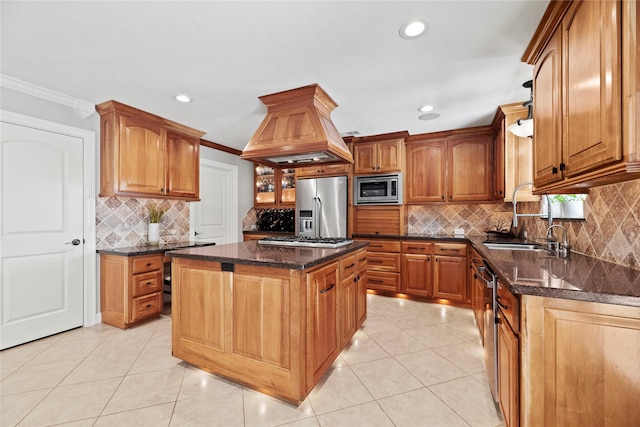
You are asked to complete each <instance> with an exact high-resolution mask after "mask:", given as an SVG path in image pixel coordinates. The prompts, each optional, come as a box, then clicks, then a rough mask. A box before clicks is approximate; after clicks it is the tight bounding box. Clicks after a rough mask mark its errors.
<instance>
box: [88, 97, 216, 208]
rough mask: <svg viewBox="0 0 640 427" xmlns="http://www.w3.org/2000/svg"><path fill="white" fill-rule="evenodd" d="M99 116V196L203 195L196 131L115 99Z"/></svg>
mask: <svg viewBox="0 0 640 427" xmlns="http://www.w3.org/2000/svg"><path fill="white" fill-rule="evenodd" d="M96 110H97V111H98V113H99V114H100V197H109V196H126V197H156V198H167V199H183V200H188V201H197V200H199V197H200V188H199V185H200V137H202V135H204V133H203V132H200V131H198V130H195V129H191V128H189V127H186V126H183V125H181V124H178V123H175V122H172V121H170V120H166V119H163V118H161V117H158V116H155V115H153V114H150V113H147V112H144V111H141V110H138V109H136V108H133V107H129V106H127V105H124V104H121V103H119V102H116V101H107V102H104V103H102V104H99V105H96Z"/></svg>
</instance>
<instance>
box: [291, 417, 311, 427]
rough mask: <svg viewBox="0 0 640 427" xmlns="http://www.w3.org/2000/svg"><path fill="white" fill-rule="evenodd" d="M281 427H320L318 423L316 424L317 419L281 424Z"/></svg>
mask: <svg viewBox="0 0 640 427" xmlns="http://www.w3.org/2000/svg"><path fill="white" fill-rule="evenodd" d="M282 427H320V423H319V422H318V418H316V417H311V418H305V419H304V420H300V421H295V422H293V423H287V424H282Z"/></svg>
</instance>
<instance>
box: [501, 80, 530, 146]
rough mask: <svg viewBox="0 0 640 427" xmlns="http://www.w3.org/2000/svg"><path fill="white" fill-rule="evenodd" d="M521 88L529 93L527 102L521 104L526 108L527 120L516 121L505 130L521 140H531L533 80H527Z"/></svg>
mask: <svg viewBox="0 0 640 427" xmlns="http://www.w3.org/2000/svg"><path fill="white" fill-rule="evenodd" d="M522 86H523V87H526V88H528V89H530V91H531V97H530V98H529V100H528V101H527V102H525V103H524V104H522V106H523V107H527V118H526V119H518V121H517V122H515V123H514V124H512V125H511V126H509V127H508V128H507V130H509V132H511V133H513V134H514V135H516V136H519V137H521V138H531V137H532V136H533V80H527V81H526V82H524V83H523V84H522Z"/></svg>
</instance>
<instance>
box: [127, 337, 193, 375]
mask: <svg viewBox="0 0 640 427" xmlns="http://www.w3.org/2000/svg"><path fill="white" fill-rule="evenodd" d="M180 363H183V362H182V360H180V359H178V358H176V357H173V356H172V355H171V345H168V344H165V345H162V346H158V347H151V348H145V349H144V350H142V353H140V356H138V360H136V362H135V363H134V364H133V366H132V367H131V370H130V371H129V374H138V373H142V372H151V371H160V370H163V369H170V368H172V367H174V366H176V365H178V364H180Z"/></svg>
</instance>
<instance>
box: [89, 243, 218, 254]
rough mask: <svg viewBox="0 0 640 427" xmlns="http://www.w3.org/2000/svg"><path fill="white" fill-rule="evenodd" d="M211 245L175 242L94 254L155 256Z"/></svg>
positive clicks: (114, 249) (101, 251)
mask: <svg viewBox="0 0 640 427" xmlns="http://www.w3.org/2000/svg"><path fill="white" fill-rule="evenodd" d="M211 245H215V243H196V242H176V243H164V244H162V245H142V246H127V247H123V248H113V249H96V252H97V253H99V254H109V255H120V256H135V255H149V254H157V253H160V252H167V251H172V250H174V249H181V248H193V247H201V246H211Z"/></svg>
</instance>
